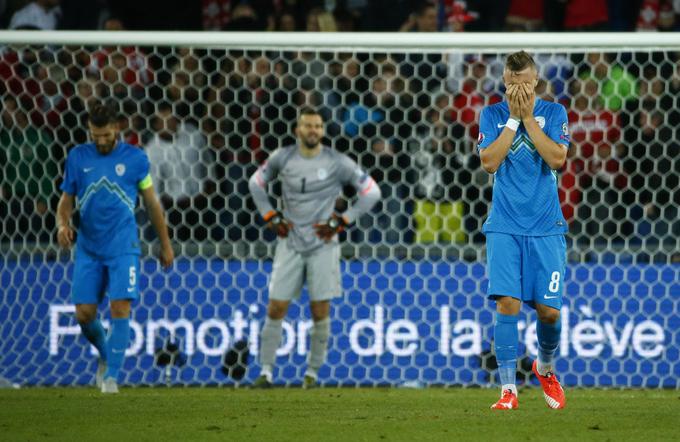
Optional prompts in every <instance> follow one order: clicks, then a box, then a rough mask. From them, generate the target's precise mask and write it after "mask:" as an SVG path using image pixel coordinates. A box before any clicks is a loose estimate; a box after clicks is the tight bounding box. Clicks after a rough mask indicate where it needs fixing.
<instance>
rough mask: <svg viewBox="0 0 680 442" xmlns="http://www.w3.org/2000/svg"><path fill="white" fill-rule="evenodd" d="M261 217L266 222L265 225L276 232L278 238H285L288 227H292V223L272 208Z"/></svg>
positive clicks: (288, 230)
mask: <svg viewBox="0 0 680 442" xmlns="http://www.w3.org/2000/svg"><path fill="white" fill-rule="evenodd" d="M263 218H264V221H265V222H266V223H267V227H269V228H270V229H272V230H273V231H274V232H276V235H277V236H278V237H280V238H286V237H287V236H288V232H290V229H292V228H293V225H292V224H291V223H289V222H288V220H286V219H285V218H284V217H283V214H282V213H281V212H277V211H273V210H272V211H271V212H269V213H268V214H266V215H265V216H264V217H263Z"/></svg>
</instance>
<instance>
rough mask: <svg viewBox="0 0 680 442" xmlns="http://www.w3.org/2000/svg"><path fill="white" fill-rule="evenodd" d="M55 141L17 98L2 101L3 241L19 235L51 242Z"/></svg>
mask: <svg viewBox="0 0 680 442" xmlns="http://www.w3.org/2000/svg"><path fill="white" fill-rule="evenodd" d="M52 141H53V140H52V137H51V135H50V134H49V132H47V131H46V130H44V129H40V128H37V127H35V126H33V125H31V124H30V121H29V119H28V116H27V114H26V112H25V111H24V110H23V109H21V107H20V104H19V103H18V102H17V100H16V99H15V98H14V97H12V96H6V97H5V98H4V99H3V102H2V128H1V129H0V164H1V165H2V166H0V167H2V169H0V170H2V183H1V184H0V201H1V203H0V215H1V216H0V218H2V219H3V220H4V223H3V224H4V225H3V232H2V233H0V235H2V236H3V237H4V238H3V240H6V239H10V238H12V234H14V233H20V234H21V235H22V238H25V239H26V240H28V241H35V240H38V239H39V240H42V241H47V240H49V234H48V233H46V232H47V231H51V229H53V228H54V217H53V215H52V214H51V210H50V208H51V207H52V203H53V202H54V201H53V199H54V198H55V196H56V193H55V191H56V187H55V186H56V180H57V176H58V174H59V168H58V166H57V163H56V161H55V159H54V157H53V156H52V151H51V146H52ZM45 228H49V230H45ZM41 233H42V236H41Z"/></svg>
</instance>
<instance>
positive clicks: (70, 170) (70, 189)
mask: <svg viewBox="0 0 680 442" xmlns="http://www.w3.org/2000/svg"><path fill="white" fill-rule="evenodd" d="M77 161H78V159H77V157H76V154H75V151H73V150H72V151H71V152H70V153H69V154H68V156H67V157H66V165H65V166H64V181H62V183H61V187H60V189H61V190H62V192H65V193H68V194H69V195H76V194H77V193H78V165H77V164H76V163H77Z"/></svg>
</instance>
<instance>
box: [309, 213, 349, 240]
mask: <svg viewBox="0 0 680 442" xmlns="http://www.w3.org/2000/svg"><path fill="white" fill-rule="evenodd" d="M345 227H347V220H346V219H345V217H344V216H339V215H336V214H335V213H334V214H333V215H331V217H330V218H328V220H326V221H325V222H323V223H317V224H314V230H315V231H316V236H318V237H319V238H320V239H322V240H324V241H326V242H328V241H330V240H331V239H333V237H334V236H335V235H337V234H338V233H340V232H342V231H343V230H345Z"/></svg>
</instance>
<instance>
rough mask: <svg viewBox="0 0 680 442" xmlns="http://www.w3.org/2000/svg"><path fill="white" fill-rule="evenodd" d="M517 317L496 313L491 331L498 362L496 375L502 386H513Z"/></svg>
mask: <svg viewBox="0 0 680 442" xmlns="http://www.w3.org/2000/svg"><path fill="white" fill-rule="evenodd" d="M517 318H518V316H517V315H514V316H513V315H504V314H502V313H496V324H494V329H493V336H494V339H493V343H494V349H495V351H496V361H497V362H498V374H499V375H500V378H501V384H502V385H514V384H515V376H516V374H517V344H518V342H519V333H518V331H517Z"/></svg>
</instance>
